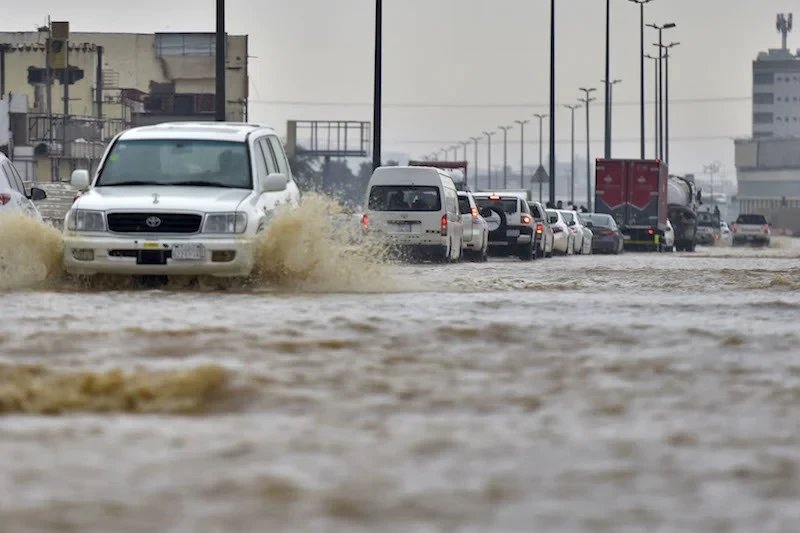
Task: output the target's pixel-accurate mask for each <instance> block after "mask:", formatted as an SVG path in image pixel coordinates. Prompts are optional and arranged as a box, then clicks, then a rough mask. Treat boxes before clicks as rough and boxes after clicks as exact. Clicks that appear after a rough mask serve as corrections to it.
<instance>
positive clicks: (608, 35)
mask: <svg viewBox="0 0 800 533" xmlns="http://www.w3.org/2000/svg"><path fill="white" fill-rule="evenodd" d="M610 78H611V0H606V77H605V79H610ZM605 89H606V96H605V101H606V102H605V103H606V118H605V131H606V134H605V149H604V150H603V152H604V153H605V157H606V159H610V158H611V86H610V85H609V84H608V83H606V87H605Z"/></svg>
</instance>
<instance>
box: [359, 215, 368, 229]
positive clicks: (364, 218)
mask: <svg viewBox="0 0 800 533" xmlns="http://www.w3.org/2000/svg"><path fill="white" fill-rule="evenodd" d="M361 227H362V228H364V229H367V228H368V227H369V217H368V216H367V215H366V213H365V214H363V215H361Z"/></svg>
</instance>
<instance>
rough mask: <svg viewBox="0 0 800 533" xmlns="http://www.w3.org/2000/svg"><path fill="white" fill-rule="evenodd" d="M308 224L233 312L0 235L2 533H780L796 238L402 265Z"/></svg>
mask: <svg viewBox="0 0 800 533" xmlns="http://www.w3.org/2000/svg"><path fill="white" fill-rule="evenodd" d="M307 218H308V217H306V218H305V219H304V218H303V217H295V218H291V217H287V218H286V221H285V224H283V225H279V226H278V229H279V230H280V231H278V230H277V229H276V231H275V232H273V234H272V235H271V236H270V237H269V238H268V239H267V240H266V241H265V243H263V247H262V248H263V250H262V251H263V252H264V257H272V258H273V259H274V261H273V263H275V262H277V263H278V264H279V267H275V266H274V264H273V266H272V267H270V268H265V269H263V272H262V273H261V275H260V277H259V283H257V284H254V285H252V286H250V287H245V288H241V287H240V288H238V289H227V290H214V289H213V288H204V287H201V288H195V289H191V290H189V289H185V288H169V287H168V288H166V289H161V290H130V289H128V288H127V287H116V286H113V285H112V286H109V287H100V288H97V287H94V288H82V287H80V286H77V285H75V284H72V283H69V282H66V281H63V280H62V279H61V278H60V274H59V273H58V272H57V264H58V262H57V260H55V259H53V255H52V254H53V253H55V252H54V250H55V251H57V249H58V238H57V234H55V233H53V232H48V231H47V230H44V229H42V228H40V227H35V225H29V226H26V227H25V228H24V231H22V230H20V229H19V228H17V229H16V230H14V231H16V233H13V232H12V230H10V229H8V228H6V229H0V233H4V234H3V235H0V242H2V243H4V244H0V257H2V259H0V276H3V279H4V280H5V287H4V289H5V291H4V292H2V293H0V301H1V302H2V321H0V354H1V355H2V358H0V416H1V418H0V456H2V457H3V461H1V462H0V494H2V495H3V496H2V498H0V524H2V528H0V529H2V530H3V531H10V532H14V533H17V532H20V533H27V532H44V531H47V532H50V531H59V532H62V531H75V532H82V533H108V532H110V531H114V532H119V533H123V532H153V531H170V532H197V533H205V532H218V531H225V532H228V531H237V532H263V531H287V532H288V531H292V532H293V531H298V532H318V531H319V532H339V531H342V532H434V531H464V532H476V533H478V532H481V533H483V532H490V531H491V532H531V531H536V532H549V531H552V532H581V533H584V532H585V533H589V532H592V533H598V532H614V533H624V532H642V531H648V532H650V531H652V532H669V533H672V532H676V533H677V532H687V531H691V532H704V533H705V532H714V533H716V532H720V533H722V532H731V533H733V532H736V533H752V532H754V531H758V532H760V533H771V532H796V531H797V527H798V526H797V524H798V523H800V505H798V501H800V410H798V406H799V405H800V330H798V328H797V318H798V317H800V264H799V263H798V260H800V247H798V246H796V245H794V243H793V242H792V241H791V240H783V241H776V242H775V246H774V247H773V248H770V249H766V250H757V249H740V248H702V249H699V250H698V252H696V253H694V254H689V253H681V254H660V255H656V254H633V253H629V254H623V255H621V256H584V257H580V256H578V257H568V258H553V259H547V260H538V261H534V262H531V263H522V262H519V261H516V260H497V259H496V260H492V261H490V262H489V263H484V264H469V263H464V264H458V265H405V266H402V265H387V264H384V263H383V262H382V261H380V260H378V259H377V255H376V254H373V253H361V252H358V251H353V250H348V251H346V252H341V251H337V248H336V246H335V245H336V242H335V241H331V240H328V239H319V240H324V241H325V242H318V241H314V239H313V237H309V239H310V240H308V241H307V242H302V241H300V240H299V239H298V238H297V237H298V235H299V234H302V233H305V234H306V236H308V233H309V230H310V229H311V230H314V229H315V228H314V227H311V228H310V229H309V226H308V224H309V222H308V221H307ZM312 226H313V225H312ZM0 228H2V226H0ZM316 229H319V228H316ZM31 232H32V233H31ZM12 233H13V234H12ZM312 234H313V232H312ZM15 239H16V240H15ZM312 241H313V242H312ZM9 242H11V243H13V246H9V245H8V244H7V243H9ZM266 252H269V253H266ZM262 260H264V261H265V259H262ZM54 265H56V266H54ZM12 274H13V275H12Z"/></svg>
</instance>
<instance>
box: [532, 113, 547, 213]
mask: <svg viewBox="0 0 800 533" xmlns="http://www.w3.org/2000/svg"><path fill="white" fill-rule="evenodd" d="M533 116H534V117H536V118H538V119H539V164H540V165H543V162H542V121H543V120H544V119H546V118H547V117H548V115H543V114H541V113H536V114H535V115H533ZM543 187H544V184H543V183H542V182H541V181H539V201H540V202H541V201H542V195H543V192H542V191H543Z"/></svg>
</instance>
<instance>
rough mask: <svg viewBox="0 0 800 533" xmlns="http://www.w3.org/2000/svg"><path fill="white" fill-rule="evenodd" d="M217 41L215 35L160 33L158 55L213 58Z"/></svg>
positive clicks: (157, 41) (157, 35) (157, 38)
mask: <svg viewBox="0 0 800 533" xmlns="http://www.w3.org/2000/svg"><path fill="white" fill-rule="evenodd" d="M216 46H217V39H216V35H214V34H213V33H158V34H156V55H157V56H158V57H174V56H195V57H197V56H213V55H214V54H215V52H216Z"/></svg>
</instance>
